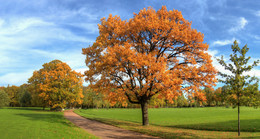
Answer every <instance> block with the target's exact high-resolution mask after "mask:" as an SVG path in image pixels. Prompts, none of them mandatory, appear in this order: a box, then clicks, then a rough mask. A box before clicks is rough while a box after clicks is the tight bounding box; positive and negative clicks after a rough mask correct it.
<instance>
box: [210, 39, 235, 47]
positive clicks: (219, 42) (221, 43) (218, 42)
mask: <svg viewBox="0 0 260 139" xmlns="http://www.w3.org/2000/svg"><path fill="white" fill-rule="evenodd" d="M235 40H237V41H238V43H239V40H238V39H236V38H232V39H230V40H216V41H214V42H213V43H212V44H211V45H212V46H224V45H231V44H233V42H234V41H235Z"/></svg>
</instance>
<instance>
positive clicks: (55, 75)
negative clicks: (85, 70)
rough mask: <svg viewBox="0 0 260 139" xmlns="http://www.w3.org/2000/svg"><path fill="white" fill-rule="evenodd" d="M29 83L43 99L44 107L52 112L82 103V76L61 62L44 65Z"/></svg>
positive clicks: (56, 61)
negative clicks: (48, 107)
mask: <svg viewBox="0 0 260 139" xmlns="http://www.w3.org/2000/svg"><path fill="white" fill-rule="evenodd" d="M28 83H29V84H30V86H31V89H33V90H34V91H33V92H34V93H37V94H38V96H39V98H41V99H42V100H41V101H42V103H43V107H45V106H50V108H51V110H61V109H62V108H64V107H66V106H67V105H68V104H69V105H70V104H75V103H78V104H81V103H82V98H83V94H82V83H83V81H82V75H81V74H80V73H78V72H76V71H74V70H72V69H71V68H70V67H69V65H67V64H66V63H63V62H61V61H60V60H53V61H51V62H49V63H45V64H43V68H42V69H40V70H38V71H34V73H33V76H32V77H31V78H30V79H29V81H28Z"/></svg>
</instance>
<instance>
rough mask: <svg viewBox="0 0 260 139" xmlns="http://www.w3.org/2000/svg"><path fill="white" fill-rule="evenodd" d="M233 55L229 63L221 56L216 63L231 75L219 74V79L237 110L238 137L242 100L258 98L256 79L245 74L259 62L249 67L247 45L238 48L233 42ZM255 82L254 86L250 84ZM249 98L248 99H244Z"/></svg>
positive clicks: (235, 42) (236, 43)
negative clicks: (225, 86)
mask: <svg viewBox="0 0 260 139" xmlns="http://www.w3.org/2000/svg"><path fill="white" fill-rule="evenodd" d="M231 49H232V51H233V53H232V54H231V55H230V59H229V60H230V61H229V63H228V62H227V61H224V58H223V56H222V57H221V58H220V59H217V60H218V62H219V63H220V64H221V65H222V66H223V67H224V68H225V69H226V70H228V71H230V72H231V74H226V73H223V72H219V74H220V75H221V76H222V77H223V78H224V79H219V80H220V81H221V82H223V83H225V84H226V85H228V87H227V89H228V92H229V94H230V96H231V98H232V99H231V100H232V101H233V105H235V106H237V108H238V109H237V110H238V136H240V106H241V105H245V104H243V102H244V103H245V102H248V101H243V100H249V99H250V100H253V101H256V102H257V101H258V100H255V97H258V96H259V95H258V79H257V78H255V77H250V76H249V75H246V73H247V72H249V71H251V70H252V69H253V68H254V67H255V66H257V65H258V64H259V60H257V61H254V62H253V63H252V64H251V65H249V64H248V62H249V60H250V59H251V57H250V56H249V57H247V56H246V53H247V52H248V50H249V48H248V47H247V45H245V46H244V47H242V48H240V47H239V46H238V42H237V41H234V44H233V45H232V46H231ZM254 81H255V84H254V85H252V84H251V83H252V82H254ZM245 98H249V99H245Z"/></svg>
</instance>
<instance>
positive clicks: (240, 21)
mask: <svg viewBox="0 0 260 139" xmlns="http://www.w3.org/2000/svg"><path fill="white" fill-rule="evenodd" d="M247 24H248V21H247V20H246V19H245V18H244V17H240V18H239V19H238V20H237V22H236V24H235V25H234V26H233V27H232V28H230V29H229V32H237V31H239V30H242V29H244V28H245V26H246V25H247Z"/></svg>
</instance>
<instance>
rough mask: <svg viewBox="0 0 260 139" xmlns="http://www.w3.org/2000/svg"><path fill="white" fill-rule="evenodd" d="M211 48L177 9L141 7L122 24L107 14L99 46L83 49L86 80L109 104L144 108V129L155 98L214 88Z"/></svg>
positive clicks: (101, 28) (169, 98)
mask: <svg viewBox="0 0 260 139" xmlns="http://www.w3.org/2000/svg"><path fill="white" fill-rule="evenodd" d="M207 50H208V45H207V44H206V43H203V34H202V33H200V32H198V31H197V30H195V29H192V28H191V23H190V22H188V21H187V20H185V19H184V18H183V17H182V14H181V12H179V11H177V10H172V11H171V10H170V11H167V9H166V7H165V6H163V7H162V8H161V9H160V10H158V11H157V12H156V11H155V10H154V9H152V8H148V9H143V10H141V11H140V12H139V13H138V14H135V13H134V17H133V18H131V19H129V20H124V21H122V20H121V18H120V17H119V16H114V17H113V16H112V15H109V17H108V19H105V18H103V19H101V24H100V25H99V36H98V37H97V39H96V42H95V43H93V45H92V46H90V47H88V48H84V49H83V54H84V55H86V65H87V66H88V67H89V70H88V71H86V72H85V75H86V81H89V82H90V85H91V86H92V87H95V88H99V89H102V90H101V92H103V93H107V96H108V99H109V100H110V102H111V103H115V102H117V101H122V102H125V101H126V100H128V101H129V102H131V103H135V104H141V108H142V119H143V125H148V124H149V120H148V106H147V105H148V101H149V99H150V98H151V97H152V96H153V95H155V94H160V95H162V96H163V97H165V98H166V99H168V100H169V101H170V102H172V100H173V98H176V97H177V96H179V95H180V94H181V91H185V92H193V93H198V92H199V88H200V87H201V86H210V85H213V84H214V82H215V81H216V79H215V74H216V71H215V69H214V68H213V66H212V60H211V56H210V55H209V54H208V53H207V52H206V51H207ZM200 94H203V93H200ZM197 97H198V96H197Z"/></svg>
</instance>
